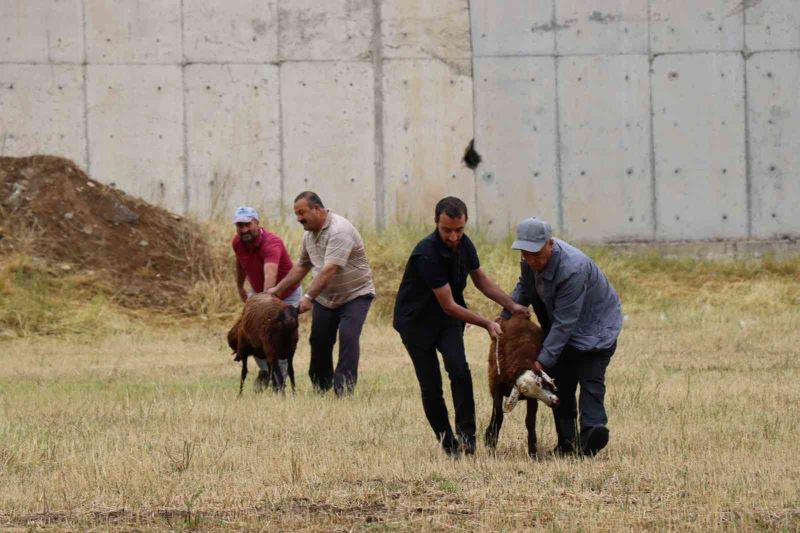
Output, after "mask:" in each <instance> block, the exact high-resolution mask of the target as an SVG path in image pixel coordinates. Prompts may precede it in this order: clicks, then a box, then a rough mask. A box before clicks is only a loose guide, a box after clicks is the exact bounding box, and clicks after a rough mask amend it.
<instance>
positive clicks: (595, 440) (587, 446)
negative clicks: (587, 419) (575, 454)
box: [581, 426, 609, 455]
mask: <svg viewBox="0 0 800 533" xmlns="http://www.w3.org/2000/svg"><path fill="white" fill-rule="evenodd" d="M608 435H609V432H608V428H607V427H605V426H594V427H591V428H589V429H586V430H584V431H582V432H581V453H583V455H597V452H599V451H600V450H602V449H603V448H605V447H606V445H607V444H608Z"/></svg>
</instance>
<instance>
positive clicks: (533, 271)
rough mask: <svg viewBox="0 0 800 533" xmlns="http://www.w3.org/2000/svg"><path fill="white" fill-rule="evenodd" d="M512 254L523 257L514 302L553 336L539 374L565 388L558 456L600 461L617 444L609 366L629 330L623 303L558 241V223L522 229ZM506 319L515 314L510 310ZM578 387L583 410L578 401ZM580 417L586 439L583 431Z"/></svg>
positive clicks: (527, 224) (529, 222)
mask: <svg viewBox="0 0 800 533" xmlns="http://www.w3.org/2000/svg"><path fill="white" fill-rule="evenodd" d="M511 248H512V249H514V250H520V252H521V255H522V260H521V262H520V271H521V273H520V277H519V281H518V282H517V285H516V287H515V288H514V292H513V293H512V295H511V298H512V299H513V300H514V301H515V302H516V303H518V304H521V305H525V306H528V305H531V306H533V310H534V312H535V313H536V316H537V318H538V319H539V323H540V324H541V326H542V329H543V331H544V334H545V339H544V343H543V345H542V349H541V351H540V352H539V357H538V359H537V361H536V362H535V363H534V371H535V372H537V373H540V372H541V371H542V370H546V371H547V372H548V373H549V374H550V375H551V377H553V378H554V379H555V380H556V385H557V386H558V389H559V398H560V400H561V403H560V404H559V406H558V407H557V408H555V409H554V415H555V421H556V432H557V434H558V446H557V447H556V450H555V451H556V453H561V454H567V453H575V452H580V453H583V454H586V455H594V454H596V453H597V452H599V451H600V450H601V449H603V448H604V447H605V446H606V444H608V438H609V432H608V428H607V427H606V424H607V423H608V418H607V416H606V410H605V406H604V405H603V400H604V397H605V390H606V388H605V375H606V367H607V366H608V363H609V362H610V360H611V356H612V355H614V351H615V350H616V348H617V337H618V336H619V333H620V331H621V330H622V309H621V306H620V301H619V296H617V293H616V291H614V288H613V287H612V286H611V283H609V281H608V279H607V278H606V276H605V275H604V274H603V272H601V271H600V269H599V268H598V266H597V265H596V264H595V263H594V261H592V260H591V259H590V258H589V257H587V256H586V254H584V253H583V252H581V251H580V250H578V249H577V248H575V247H574V246H570V245H569V244H567V243H566V242H564V241H562V240H559V239H554V238H553V237H552V229H551V228H550V224H548V223H547V222H545V221H543V220H539V219H536V218H528V219H525V220H523V221H522V222H520V223H519V225H518V226H517V239H516V240H515V241H514V243H513V244H512V246H511ZM501 316H503V318H508V317H509V316H510V314H509V313H508V312H507V311H504V312H503V313H502V314H501ZM578 384H580V387H581V393H580V409H577V405H576V401H575V393H576V390H577V387H578ZM578 411H580V427H581V431H580V433H578V432H577V429H576V426H575V422H576V419H577V415H578Z"/></svg>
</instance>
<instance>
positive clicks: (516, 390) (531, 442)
mask: <svg viewBox="0 0 800 533" xmlns="http://www.w3.org/2000/svg"><path fill="white" fill-rule="evenodd" d="M499 323H500V326H501V327H502V329H503V335H501V336H500V342H499V346H498V343H497V341H496V340H494V339H493V340H492V343H491V345H490V348H489V368H488V372H489V392H490V393H491V395H492V418H491V420H490V421H489V427H487V428H486V433H485V434H484V441H485V443H486V446H487V447H489V448H492V449H494V448H495V447H496V446H497V439H498V437H499V435H500V427H501V426H502V425H503V411H506V412H510V411H511V410H512V409H513V408H514V406H515V405H516V403H517V401H518V400H519V395H520V393H522V394H523V395H524V396H525V397H526V399H527V403H528V412H527V414H526V415H525V426H526V427H527V429H528V455H530V456H531V457H535V456H536V411H537V403H536V401H537V399H538V400H542V401H543V402H544V403H545V404H547V405H548V406H550V407H555V406H556V405H558V397H557V396H556V395H555V394H554V392H555V390H556V389H555V384H554V383H553V381H552V380H551V379H550V378H549V377H548V376H547V375H546V374H544V375H542V376H538V375H536V374H535V373H534V372H533V363H534V361H536V358H537V357H538V355H539V350H541V348H542V342H543V340H544V339H543V335H542V328H540V327H539V326H538V325H537V324H535V323H534V322H531V320H530V319H528V318H526V317H524V316H521V315H514V316H512V317H511V318H509V319H508V320H502V319H501V320H500V321H499ZM498 359H499V364H498ZM504 396H505V397H508V400H507V401H506V402H505V404H504V402H503V397H504Z"/></svg>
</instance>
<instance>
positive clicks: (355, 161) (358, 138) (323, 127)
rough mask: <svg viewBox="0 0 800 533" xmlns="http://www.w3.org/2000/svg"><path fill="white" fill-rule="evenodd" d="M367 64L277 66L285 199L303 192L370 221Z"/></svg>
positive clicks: (370, 132) (372, 181) (371, 123)
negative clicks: (279, 73) (281, 102)
mask: <svg viewBox="0 0 800 533" xmlns="http://www.w3.org/2000/svg"><path fill="white" fill-rule="evenodd" d="M372 78H373V74H372V65H370V64H366V63H333V62H331V63H328V62H325V63H318V62H317V63H305V62H298V63H287V64H284V65H282V66H281V93H282V95H283V98H284V101H283V125H284V134H283V141H284V144H283V161H284V199H285V203H286V204H287V208H288V210H289V213H291V201H292V200H293V199H294V197H295V196H296V195H297V194H298V193H300V192H302V191H304V190H312V191H315V192H316V193H318V194H319V195H320V197H321V198H322V201H323V202H324V203H325V206H326V207H330V208H331V209H332V210H333V211H335V212H336V213H339V214H340V215H344V216H346V217H347V218H349V219H350V220H351V221H353V222H362V223H365V224H373V223H374V222H375V168H374V165H375V137H374V136H375V120H374V118H375V110H374V94H373V84H372Z"/></svg>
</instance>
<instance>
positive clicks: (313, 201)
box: [294, 191, 325, 209]
mask: <svg viewBox="0 0 800 533" xmlns="http://www.w3.org/2000/svg"><path fill="white" fill-rule="evenodd" d="M300 200H305V201H306V202H307V203H308V207H314V206H315V205H316V206H319V207H321V208H322V209H325V206H324V205H323V204H322V200H320V198H319V195H318V194H317V193H315V192H312V191H303V192H301V193H300V194H298V195H297V198H295V199H294V201H295V203H297V202H299V201H300Z"/></svg>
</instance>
